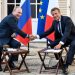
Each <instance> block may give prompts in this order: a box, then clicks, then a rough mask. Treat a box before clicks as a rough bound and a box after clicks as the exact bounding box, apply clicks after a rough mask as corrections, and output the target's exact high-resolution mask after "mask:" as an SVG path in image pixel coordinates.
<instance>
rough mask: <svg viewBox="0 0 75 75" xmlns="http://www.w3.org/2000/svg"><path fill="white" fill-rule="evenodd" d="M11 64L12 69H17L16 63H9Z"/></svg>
mask: <svg viewBox="0 0 75 75" xmlns="http://www.w3.org/2000/svg"><path fill="white" fill-rule="evenodd" d="M9 66H10V68H11V69H17V67H16V66H15V64H14V63H11V64H9Z"/></svg>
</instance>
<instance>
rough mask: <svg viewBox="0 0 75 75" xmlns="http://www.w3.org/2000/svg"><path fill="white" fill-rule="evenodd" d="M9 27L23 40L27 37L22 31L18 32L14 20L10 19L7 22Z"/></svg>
mask: <svg viewBox="0 0 75 75" xmlns="http://www.w3.org/2000/svg"><path fill="white" fill-rule="evenodd" d="M8 24H9V26H10V27H11V29H12V31H13V32H15V33H17V34H19V35H20V36H22V37H23V38H25V37H26V36H27V34H26V33H24V32H23V31H22V30H20V29H19V28H18V26H17V22H16V20H15V19H14V18H11V19H10V21H9V22H8Z"/></svg>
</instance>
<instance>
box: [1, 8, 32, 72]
mask: <svg viewBox="0 0 75 75" xmlns="http://www.w3.org/2000/svg"><path fill="white" fill-rule="evenodd" d="M21 15H22V9H21V8H20V7H17V8H15V9H14V10H13V12H12V13H11V14H10V15H8V16H6V17H5V18H4V19H3V20H2V21H1V23H0V71H1V70H2V68H1V55H2V49H3V45H9V46H10V47H11V48H19V47H20V46H21V44H20V42H18V41H16V40H14V39H13V37H11V36H12V34H13V33H17V34H19V35H20V36H22V37H23V38H25V37H28V38H30V39H31V40H32V35H28V34H26V33H24V32H23V31H21V30H20V29H19V28H18V26H17V23H18V19H19V18H20V16H21ZM12 56H13V55H12ZM12 56H11V57H10V58H9V66H10V67H11V68H15V65H14V63H13V58H12Z"/></svg>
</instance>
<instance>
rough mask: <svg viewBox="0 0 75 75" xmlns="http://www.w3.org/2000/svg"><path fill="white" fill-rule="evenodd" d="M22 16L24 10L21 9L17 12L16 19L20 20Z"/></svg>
mask: <svg viewBox="0 0 75 75" xmlns="http://www.w3.org/2000/svg"><path fill="white" fill-rule="evenodd" d="M21 15H22V9H21V8H17V9H16V10H15V17H16V18H17V19H19V18H20V16H21Z"/></svg>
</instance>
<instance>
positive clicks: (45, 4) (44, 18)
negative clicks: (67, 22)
mask: <svg viewBox="0 0 75 75" xmlns="http://www.w3.org/2000/svg"><path fill="white" fill-rule="evenodd" d="M40 4H41V5H40V8H39V15H38V28H37V34H42V33H43V32H45V31H46V30H48V29H49V28H50V27H51V25H52V22H53V17H52V16H51V12H50V11H51V9H52V8H53V7H59V3H58V0H41V2H40ZM47 38H48V39H50V40H52V41H54V33H52V34H50V35H48V36H47Z"/></svg>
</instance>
